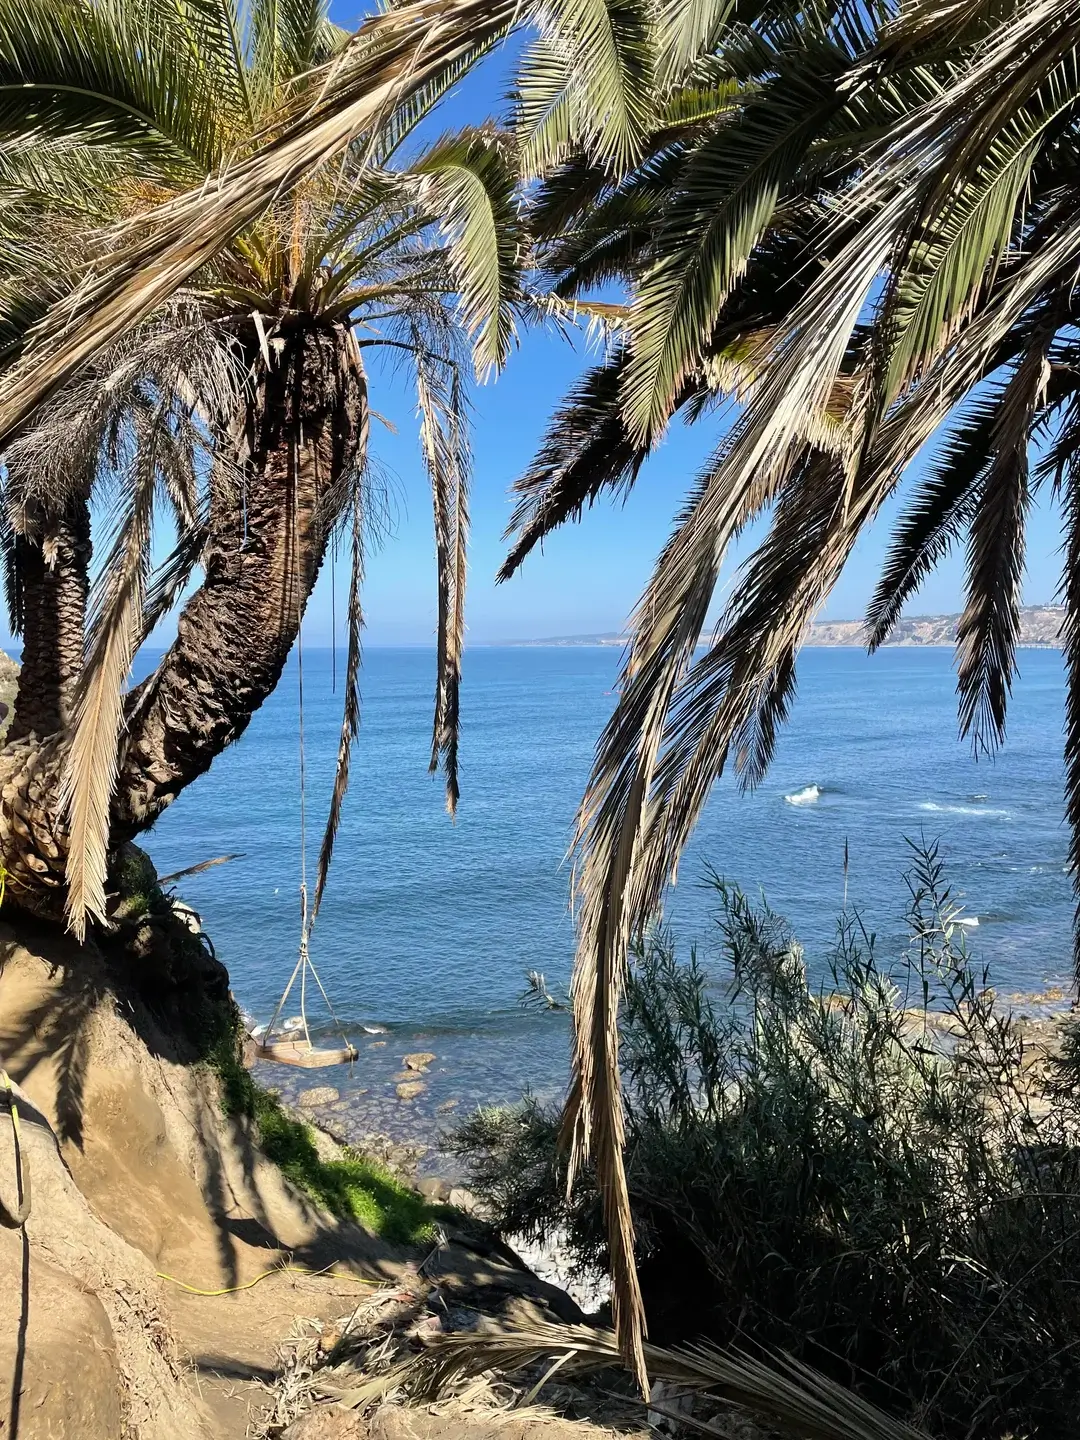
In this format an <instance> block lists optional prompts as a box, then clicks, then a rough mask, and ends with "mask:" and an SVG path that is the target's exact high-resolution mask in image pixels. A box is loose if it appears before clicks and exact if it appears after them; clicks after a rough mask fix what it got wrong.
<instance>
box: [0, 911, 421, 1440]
mask: <svg viewBox="0 0 1080 1440" xmlns="http://www.w3.org/2000/svg"><path fill="white" fill-rule="evenodd" d="M19 939H21V940H22V941H23V943H22V944H20V943H18V940H19ZM0 1063H2V1064H3V1065H5V1066H6V1068H7V1071H8V1073H9V1074H10V1076H11V1077H12V1079H13V1080H14V1081H16V1082H17V1084H18V1086H19V1090H20V1093H21V1095H22V1097H23V1099H22V1100H21V1101H20V1113H21V1115H22V1117H23V1126H22V1129H23V1139H24V1143H25V1150H26V1153H27V1157H28V1160H29V1164H30V1169H31V1175H32V1193H33V1209H32V1213H31V1216H30V1219H29V1222H28V1224H27V1227H26V1238H25V1240H24V1238H23V1236H22V1234H21V1233H20V1232H17V1231H13V1230H0V1349H2V1351H3V1355H2V1358H0V1435H2V1436H4V1440H8V1436H9V1435H11V1436H12V1437H13V1440H14V1437H15V1436H17V1437H18V1440H44V1437H50V1440H52V1437H61V1436H71V1437H75V1436H78V1437H79V1440H120V1437H124V1440H128V1437H130V1440H232V1437H234V1436H235V1437H240V1436H242V1435H244V1434H245V1433H246V1430H247V1424H248V1420H249V1418H250V1411H251V1403H252V1401H257V1400H259V1399H260V1398H261V1396H262V1393H263V1392H262V1389H261V1383H260V1382H261V1381H263V1380H264V1379H265V1378H266V1377H267V1376H268V1375H269V1374H270V1373H271V1372H272V1368H273V1365H274V1362H275V1356H276V1350H277V1345H278V1342H279V1340H280V1339H281V1337H282V1336H283V1335H284V1334H285V1333H286V1332H287V1331H288V1329H289V1326H290V1324H291V1322H292V1319H293V1317H294V1316H296V1315H297V1314H303V1315H319V1314H327V1315H330V1314H337V1313H340V1312H341V1311H342V1310H343V1309H344V1308H346V1307H347V1303H348V1297H349V1295H350V1294H353V1295H355V1293H356V1288H357V1287H356V1286H355V1285H354V1284H350V1282H349V1281H347V1280H327V1279H316V1278H310V1277H308V1276H300V1275H288V1274H277V1275H274V1276H272V1277H271V1278H269V1279H266V1280H264V1281H262V1282H261V1283H259V1284H257V1285H256V1286H254V1287H253V1288H251V1289H247V1290H243V1291H241V1292H239V1293H237V1294H234V1295H229V1296H224V1297H209V1296H197V1295H192V1294H190V1293H186V1292H185V1291H183V1290H182V1289H180V1288H179V1287H178V1286H176V1285H175V1284H172V1283H171V1282H168V1281H165V1280H162V1279H161V1278H159V1272H163V1273H164V1274H166V1275H169V1276H173V1277H176V1278H177V1279H179V1280H181V1281H184V1282H186V1283H187V1284H188V1285H191V1286H193V1287H196V1288H198V1289H200V1290H217V1289H221V1288H225V1287H232V1286H237V1285H244V1284H245V1283H246V1282H248V1281H251V1280H252V1279H254V1278H255V1277H256V1276H258V1275H260V1274H261V1273H262V1272H264V1271H265V1270H267V1269H268V1268H269V1267H271V1266H273V1265H274V1264H275V1263H276V1262H279V1261H280V1260H282V1259H285V1258H287V1257H291V1263H292V1264H294V1265H296V1266H298V1267H304V1268H306V1269H318V1268H321V1267H325V1266H328V1265H331V1264H333V1265H334V1267H335V1269H336V1270H337V1271H339V1272H341V1271H346V1270H347V1271H349V1272H350V1273H353V1274H355V1275H358V1276H359V1275H366V1276H369V1277H372V1278H377V1279H390V1278H397V1276H398V1275H400V1274H401V1273H402V1271H403V1267H405V1266H407V1264H408V1263H409V1258H410V1257H409V1256H407V1255H406V1254H405V1253H404V1252H402V1251H398V1250H395V1249H393V1248H392V1247H390V1246H387V1245H384V1244H383V1243H382V1242H380V1241H378V1240H377V1239H375V1238H374V1237H373V1236H371V1235H369V1234H368V1233H367V1232H365V1231H363V1230H361V1229H360V1228H359V1227H357V1226H354V1225H344V1224H338V1223H336V1222H333V1221H332V1220H330V1219H329V1218H328V1217H326V1216H325V1215H323V1214H321V1213H320V1212H317V1211H316V1210H315V1209H314V1208H313V1207H311V1206H310V1205H309V1204H307V1202H306V1201H305V1200H304V1199H303V1198H302V1197H301V1196H299V1195H298V1194H297V1193H296V1192H294V1191H293V1190H292V1189H291V1188H290V1187H289V1186H288V1185H287V1184H286V1183H285V1181H284V1180H283V1179H282V1177H281V1175H280V1174H279V1172H278V1171H277V1170H276V1169H275V1168H274V1167H273V1166H272V1165H270V1164H269V1163H268V1162H267V1161H266V1160H265V1159H264V1158H263V1157H262V1156H261V1155H260V1153H259V1152H258V1150H257V1149H256V1148H255V1147H254V1146H253V1144H252V1142H251V1136H250V1134H249V1133H248V1132H247V1130H246V1128H245V1125H244V1124H243V1123H241V1122H237V1121H231V1120H226V1119H225V1118H224V1116H223V1114H222V1110H221V1106H220V1103H219V1101H218V1096H217V1089H216V1082H215V1080H214V1078H213V1077H212V1076H211V1075H209V1074H208V1072H206V1071H205V1070H204V1069H201V1068H193V1067H191V1066H190V1065H187V1064H183V1063H180V1060H179V1057H178V1056H177V1054H176V1053H175V1050H174V1049H173V1048H172V1047H170V1045H169V1043H168V1042H167V1041H166V1040H165V1039H164V1037H163V1036H162V1035H161V1034H160V1033H159V1032H157V1030H156V1029H155V1027H154V1024H153V1022H152V1021H151V1020H150V1018H149V1017H148V1016H147V1015H146V1014H145V1013H143V1011H142V1009H141V1007H140V1006H139V1005H138V1004H137V1002H133V1001H131V1000H130V999H124V998H121V997H120V996H119V995H118V994H117V993H116V992H115V991H114V990H113V989H112V988H110V985H109V984H108V983H107V981H106V975H105V969H104V966H103V962H102V960H101V957H100V955H99V954H98V952H97V951H96V950H94V949H93V947H86V948H83V949H80V948H77V947H76V946H75V945H74V944H71V943H69V942H67V941H64V940H61V939H58V938H57V937H56V936H55V935H49V934H47V933H45V932H41V933H40V934H38V935H36V936H34V935H33V934H32V933H31V932H27V931H25V930H22V929H21V930H20V933H19V937H18V939H17V937H16V935H15V933H14V932H13V931H12V930H11V929H10V928H9V927H6V926H0ZM0 1199H2V1201H3V1203H4V1204H5V1205H6V1206H7V1207H8V1208H12V1207H13V1206H14V1204H15V1201H16V1174H15V1156H14V1149H13V1141H12V1136H11V1127H10V1121H9V1118H8V1115H7V1113H6V1106H0ZM13 1381H14V1385H13ZM20 1392H21V1393H20ZM13 1420H14V1421H16V1422H17V1428H16V1426H15V1425H14V1424H12V1423H11V1422H12V1421H13Z"/></svg>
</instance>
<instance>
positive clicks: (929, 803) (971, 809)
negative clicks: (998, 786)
mask: <svg viewBox="0 0 1080 1440" xmlns="http://www.w3.org/2000/svg"><path fill="white" fill-rule="evenodd" d="M919 809H920V810H930V811H932V812H933V814H935V815H1008V813H1009V812H1008V810H994V809H991V808H990V807H989V806H986V805H939V804H938V803H937V801H936V800H921V801H920V802H919Z"/></svg>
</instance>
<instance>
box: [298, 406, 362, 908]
mask: <svg viewBox="0 0 1080 1440" xmlns="http://www.w3.org/2000/svg"><path fill="white" fill-rule="evenodd" d="M370 424H371V419H370V412H369V411H368V409H367V406H366V405H365V407H364V426H365V434H364V436H363V438H362V440H361V442H360V446H359V460H360V463H359V467H358V468H359V469H360V471H361V472H362V471H363V469H364V466H365V463H366V457H367V450H368V439H369V434H368V432H369V428H370ZM365 523H366V521H365V515H364V487H363V485H362V483H354V489H353V502H352V521H351V527H350V564H349V600H348V605H347V608H346V617H345V626H346V630H347V632H348V637H349V639H348V652H347V658H346V661H345V704H344V706H343V709H342V717H341V738H340V739H339V741H338V754H337V764H336V766H335V769H334V789H333V794H332V795H331V798H330V810H329V813H328V814H327V818H326V828H325V830H324V831H323V838H322V844H321V846H320V847H319V866H318V872H317V876H316V880H315V895H314V899H313V900H312V904H311V921H310V923H311V924H312V925H313V924H314V923H315V918H316V916H317V915H318V913H319V907H320V906H321V905H322V900H323V892H324V891H325V890H326V881H327V877H328V875H329V873H330V862H331V860H332V859H333V855H334V841H335V840H336V839H337V832H338V826H339V825H340V824H341V810H342V806H343V805H344V803H345V792H346V791H347V790H348V788H349V766H350V762H351V759H352V747H353V742H354V741H355V739H356V737H357V735H358V734H359V733H360V661H361V637H362V633H363V627H364V614H363V608H362V606H361V602H360V592H361V588H362V586H363V580H364V527H365Z"/></svg>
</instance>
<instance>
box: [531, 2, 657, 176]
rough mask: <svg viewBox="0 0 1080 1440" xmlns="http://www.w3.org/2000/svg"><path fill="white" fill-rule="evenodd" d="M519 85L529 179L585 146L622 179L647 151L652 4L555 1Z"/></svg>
mask: <svg viewBox="0 0 1080 1440" xmlns="http://www.w3.org/2000/svg"><path fill="white" fill-rule="evenodd" d="M539 20H540V27H541V28H540V34H539V36H538V37H537V38H536V39H535V41H534V42H533V43H532V45H531V46H530V47H529V48H528V49H527V50H526V51H525V53H524V55H523V58H522V64H521V67H520V70H519V74H518V80H517V130H518V136H519V139H520V143H521V149H522V160H523V167H524V173H525V174H526V175H527V176H533V175H539V174H541V173H543V172H544V171H546V170H548V169H549V168H551V167H552V166H553V165H555V164H557V163H558V162H559V161H561V160H563V159H565V158H566V156H567V154H568V152H569V151H570V149H571V147H573V146H580V147H581V148H582V149H584V150H585V151H586V153H587V154H588V155H590V157H592V158H593V159H594V160H595V161H597V163H599V164H600V165H603V166H604V167H606V168H607V169H609V170H610V171H612V172H613V173H616V174H618V173H621V172H622V171H624V170H626V169H628V168H629V167H630V166H631V165H632V164H634V162H635V161H636V160H637V159H638V157H639V155H640V154H641V152H642V148H643V146H644V143H645V139H646V136H647V134H648V131H649V127H650V124H651V121H652V116H653V106H654V98H653V78H654V59H655V56H654V23H655V22H654V15H653V10H652V5H651V3H650V0H554V3H553V4H549V5H545V6H543V7H542V8H541V9H540V11H539Z"/></svg>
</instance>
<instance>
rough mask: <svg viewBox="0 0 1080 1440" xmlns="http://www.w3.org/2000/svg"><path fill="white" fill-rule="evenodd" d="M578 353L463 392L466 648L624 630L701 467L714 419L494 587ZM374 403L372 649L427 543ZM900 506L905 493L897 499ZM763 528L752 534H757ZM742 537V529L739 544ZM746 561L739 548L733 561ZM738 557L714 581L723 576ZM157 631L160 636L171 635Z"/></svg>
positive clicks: (1039, 556) (396, 615)
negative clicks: (515, 503) (519, 504)
mask: <svg viewBox="0 0 1080 1440" xmlns="http://www.w3.org/2000/svg"><path fill="white" fill-rule="evenodd" d="M360 11H361V6H360V5H359V4H356V3H336V4H334V5H333V7H332V13H333V16H334V18H335V19H336V20H337V21H338V22H339V23H340V24H343V25H349V26H350V27H351V26H352V25H354V24H355V23H356V22H357V17H358V16H359V14H360ZM512 58H513V57H512V54H510V53H508V52H507V51H506V50H505V49H504V50H503V51H502V52H500V53H497V54H496V55H494V56H492V57H490V58H489V59H488V60H487V61H485V63H484V65H483V66H481V67H480V68H479V69H478V70H477V71H475V72H473V74H472V75H470V76H469V77H468V79H467V81H466V83H465V85H464V86H463V87H462V88H461V89H460V90H459V91H458V92H457V93H455V94H454V95H453V96H451V97H450V98H449V99H448V100H447V101H446V102H444V105H443V106H442V107H441V110H440V112H438V114H437V116H436V117H434V119H435V123H434V125H433V128H432V133H433V134H434V133H439V132H440V131H442V130H444V129H453V128H456V127H457V126H459V125H461V124H465V123H470V122H471V123H476V122H478V121H481V120H483V119H484V118H486V117H487V116H489V115H497V114H499V113H500V111H501V109H502V104H503V96H504V95H505V93H506V90H507V88H508V83H509V74H510V69H511V64H512ZM594 359H595V354H594V355H592V356H590V354H589V353H588V352H587V351H586V349H585V347H584V345H582V346H581V347H579V348H577V349H575V348H574V347H572V346H571V345H569V344H568V343H567V342H566V341H565V340H564V339H562V338H561V337H559V336H558V335H556V334H554V333H540V332H532V333H528V334H525V335H523V336H522V337H521V338H520V344H519V346H518V348H517V349H516V351H515V353H514V354H513V355H512V356H511V359H510V363H509V365H508V366H507V368H506V370H505V371H504V373H503V374H502V375H501V376H500V377H499V378H498V380H497V381H495V382H493V383H490V384H487V385H485V386H482V387H478V388H477V389H476V391H475V395H474V413H475V434H474V447H473V448H474V456H475V470H474V476H473V488H472V497H471V509H472V518H473V540H472V549H471V563H470V574H469V586H470V590H469V599H468V607H467V614H468V626H469V638H470V640H472V641H473V642H476V643H493V642H498V641H500V640H513V639H538V638H543V637H545V636H557V635H575V634H589V633H594V632H601V631H617V630H621V629H622V628H623V626H624V624H625V622H626V619H627V617H628V615H629V614H630V612H631V610H632V608H633V605H634V601H635V599H636V597H637V595H638V594H639V593H640V591H641V589H642V587H643V586H644V584H645V583H646V581H647V579H648V576H649V574H650V571H651V569H652V566H653V563H654V561H655V559H656V556H657V554H658V552H659V550H660V547H661V546H662V544H663V542H664V540H665V538H666V537H667V535H668V533H669V532H670V529H671V524H672V519H673V517H674V515H675V513H676V512H677V510H678V508H679V506H680V503H681V501H682V499H683V496H684V495H685V492H686V489H687V487H688V485H689V483H690V482H691V480H692V478H693V476H694V474H695V472H696V470H697V467H698V465H699V464H700V463H701V461H702V459H703V458H704V456H705V455H706V454H707V453H708V452H709V450H710V449H711V448H712V446H713V445H714V444H715V443H716V440H717V439H718V437H719V433H720V432H719V430H718V428H717V424H716V423H715V422H712V423H710V422H709V421H704V422H702V423H700V424H699V425H698V426H697V427H696V428H695V429H693V430H686V429H684V428H683V427H682V426H681V425H676V426H675V427H674V428H673V429H672V432H671V433H670V435H669V436H668V438H667V439H666V440H665V441H664V443H663V444H662V445H661V446H660V448H659V449H658V451H657V453H656V454H655V455H654V456H653V457H652V458H651V459H650V461H649V462H648V464H647V465H646V467H645V469H644V470H643V472H642V474H641V477H640V478H639V481H638V484H637V486H636V488H635V490H634V491H633V493H632V494H631V496H630V498H629V500H628V501H627V503H626V504H625V505H623V504H621V503H615V504H612V503H610V502H603V503H601V504H600V505H599V506H597V507H596V508H595V509H593V510H592V511H590V512H588V513H587V514H586V515H585V517H584V519H583V521H582V522H581V523H580V524H577V525H571V526H568V527H566V528H565V529H564V530H562V531H561V532H559V533H557V534H556V535H555V536H554V537H553V538H552V539H551V540H550V541H549V542H548V543H547V545H546V546H545V549H544V551H543V552H542V553H540V552H536V553H534V554H533V555H532V556H531V557H530V558H529V560H528V561H527V562H526V564H525V567H524V569H523V570H522V571H521V572H519V574H518V575H517V576H516V577H515V578H514V579H513V580H512V581H510V582H509V583H507V584H504V585H496V584H495V578H494V577H495V573H496V571H497V569H498V567H499V564H500V562H501V560H502V557H503V553H504V545H503V542H502V539H501V537H502V534H503V531H504V530H505V528H506V524H507V522H508V520H509V517H510V512H511V509H512V501H511V499H510V496H509V488H510V486H511V485H512V483H513V481H514V480H515V478H516V477H517V476H518V475H519V474H520V473H521V472H522V470H523V469H524V468H525V467H526V466H527V464H528V462H529V460H530V458H531V456H532V453H533V451H534V449H535V447H536V444H537V442H538V440H539V439H540V437H541V435H542V434H543V431H544V427H545V424H546V421H547V419H548V417H549V415H550V413H551V411H552V410H553V409H554V407H555V406H556V404H557V403H558V401H559V399H560V398H561V397H562V395H563V394H564V393H565V392H566V390H567V389H568V388H569V386H570V385H571V384H572V383H573V381H574V379H575V377H576V376H577V375H579V374H580V373H581V371H582V369H584V368H585V367H586V366H587V365H588V364H589V363H591V361H592V360H594ZM372 382H373V383H372V403H373V405H374V407H375V408H376V409H377V410H378V411H379V412H380V413H381V414H383V415H385V416H386V417H387V418H388V419H389V420H390V421H391V422H392V423H393V425H394V426H395V427H396V433H390V432H389V431H388V430H387V429H385V428H384V427H382V426H380V425H378V424H376V425H375V427H374V433H373V449H374V452H375V454H376V456H377V457H378V459H379V460H380V461H381V463H382V466H383V469H384V471H385V474H386V477H387V482H388V492H389V502H390V503H389V511H390V524H389V526H388V527H387V533H386V534H385V535H384V537H383V540H382V543H381V544H380V546H379V547H378V549H377V550H376V551H375V552H374V553H372V554H371V555H370V557H369V563H368V579H367V584H366V587H365V596H364V609H365V614H366V620H367V634H366V643H367V644H369V645H426V644H431V643H433V636H434V628H435V574H434V540H433V534H432V518H431V504H430V497H429V494H428V491H427V487H426V482H425V478H424V472H423V467H422V464H421V460H420V453H419V447H418V441H417V432H416V425H415V415H414V410H413V404H412V402H411V399H410V396H409V394H408V390H407V386H406V382H405V378H404V377H398V376H396V375H394V374H392V373H389V372H385V373H379V372H378V371H377V370H376V371H375V372H374V373H373V375H372ZM901 499H902V497H901ZM897 508H898V505H897V504H896V503H894V504H893V505H892V506H890V507H889V509H888V510H887V512H886V513H885V514H884V515H883V516H882V518H881V520H879V522H878V525H877V526H876V528H875V530H874V531H872V532H871V533H870V534H869V535H867V536H866V537H864V540H863V542H862V544H861V545H860V547H859V549H858V551H857V552H856V554H855V555H854V556H853V557H852V560H851V561H850V563H849V566H848V569H847V572H846V573H845V575H844V576H843V577H842V579H841V581H840V583H839V585H838V586H837V587H836V590H835V591H834V593H833V596H832V598H831V600H830V602H829V604H828V606H827V608H826V610H825V612H824V614H825V615H826V616H828V617H829V618H832V619H853V618H857V617H858V616H859V615H860V614H861V613H862V611H863V609H864V607H865V605H866V601H867V599H868V597H869V595H870V592H871V590H872V589H873V585H874V581H875V578H876V575H877V573H878V570H879V568H880V564H881V561H882V558H883V556H884V552H885V548H886V539H887V531H888V520H889V517H890V515H894V514H895V513H896V510H897ZM760 533H761V530H760V528H759V529H758V531H757V534H758V535H759V536H760ZM749 538H750V539H751V540H752V539H753V533H752V534H751V535H750V537H749ZM1059 544H1060V535H1059V527H1058V522H1057V517H1056V515H1055V514H1053V513H1051V512H1050V511H1049V510H1047V509H1045V508H1044V509H1043V510H1040V511H1039V512H1038V513H1037V514H1036V515H1035V517H1034V519H1033V523H1032V526H1031V531H1030V559H1029V573H1028V576H1027V582H1026V594H1025V598H1026V599H1027V600H1028V602H1029V603H1041V602H1044V601H1047V600H1049V599H1051V598H1052V597H1053V595H1054V594H1055V592H1056V589H1057V584H1058V575H1059V571H1060V563H1059V559H1058V555H1057V551H1058V547H1059ZM741 553H742V554H743V555H745V554H746V553H747V547H746V546H744V547H743V550H742V552H741ZM737 559H738V556H737V555H736V556H735V557H734V558H733V560H732V562H731V563H730V564H729V565H728V567H727V572H726V575H725V580H724V585H725V587H726V585H728V584H730V581H731V578H732V576H733V574H734V570H735V564H736V563H737ZM344 569H345V567H344V565H339V566H338V567H337V569H336V588H337V591H338V597H337V604H336V612H337V616H338V621H339V625H340V617H341V616H342V615H343V614H344V610H345V592H346V587H347V577H346V575H345V573H344ZM334 579H335V575H334V572H333V571H332V569H331V567H330V566H327V567H326V569H325V570H324V572H323V575H322V577H321V578H320V581H319V584H318V587H317V589H316V592H315V594H314V596H313V597H312V601H311V604H310V606H309V610H308V617H307V619H306V621H305V639H306V640H307V642H308V643H309V644H314V645H326V644H329V643H330V640H331V636H332V623H331V617H332V613H333V608H334V607H333V606H332V603H331V586H332V582H333V580H334ZM961 590H962V564H961V557H959V556H954V557H953V559H952V560H951V562H950V563H947V564H946V565H944V566H943V567H941V568H940V569H939V570H938V572H937V573H936V574H935V575H934V576H933V577H932V578H931V579H930V580H929V581H928V582H927V584H926V585H925V587H924V589H923V591H922V592H921V593H920V595H919V596H918V597H917V599H916V601H915V603H914V604H913V605H912V606H909V613H913V614H915V613H919V614H926V613H941V612H947V611H953V610H957V609H959V608H960V606H961ZM172 628H173V627H172V626H170V625H168V624H166V625H165V626H163V627H162V629H161V630H160V631H159V632H158V635H159V636H160V637H161V638H163V639H165V640H167V639H168V638H171V631H172Z"/></svg>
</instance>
